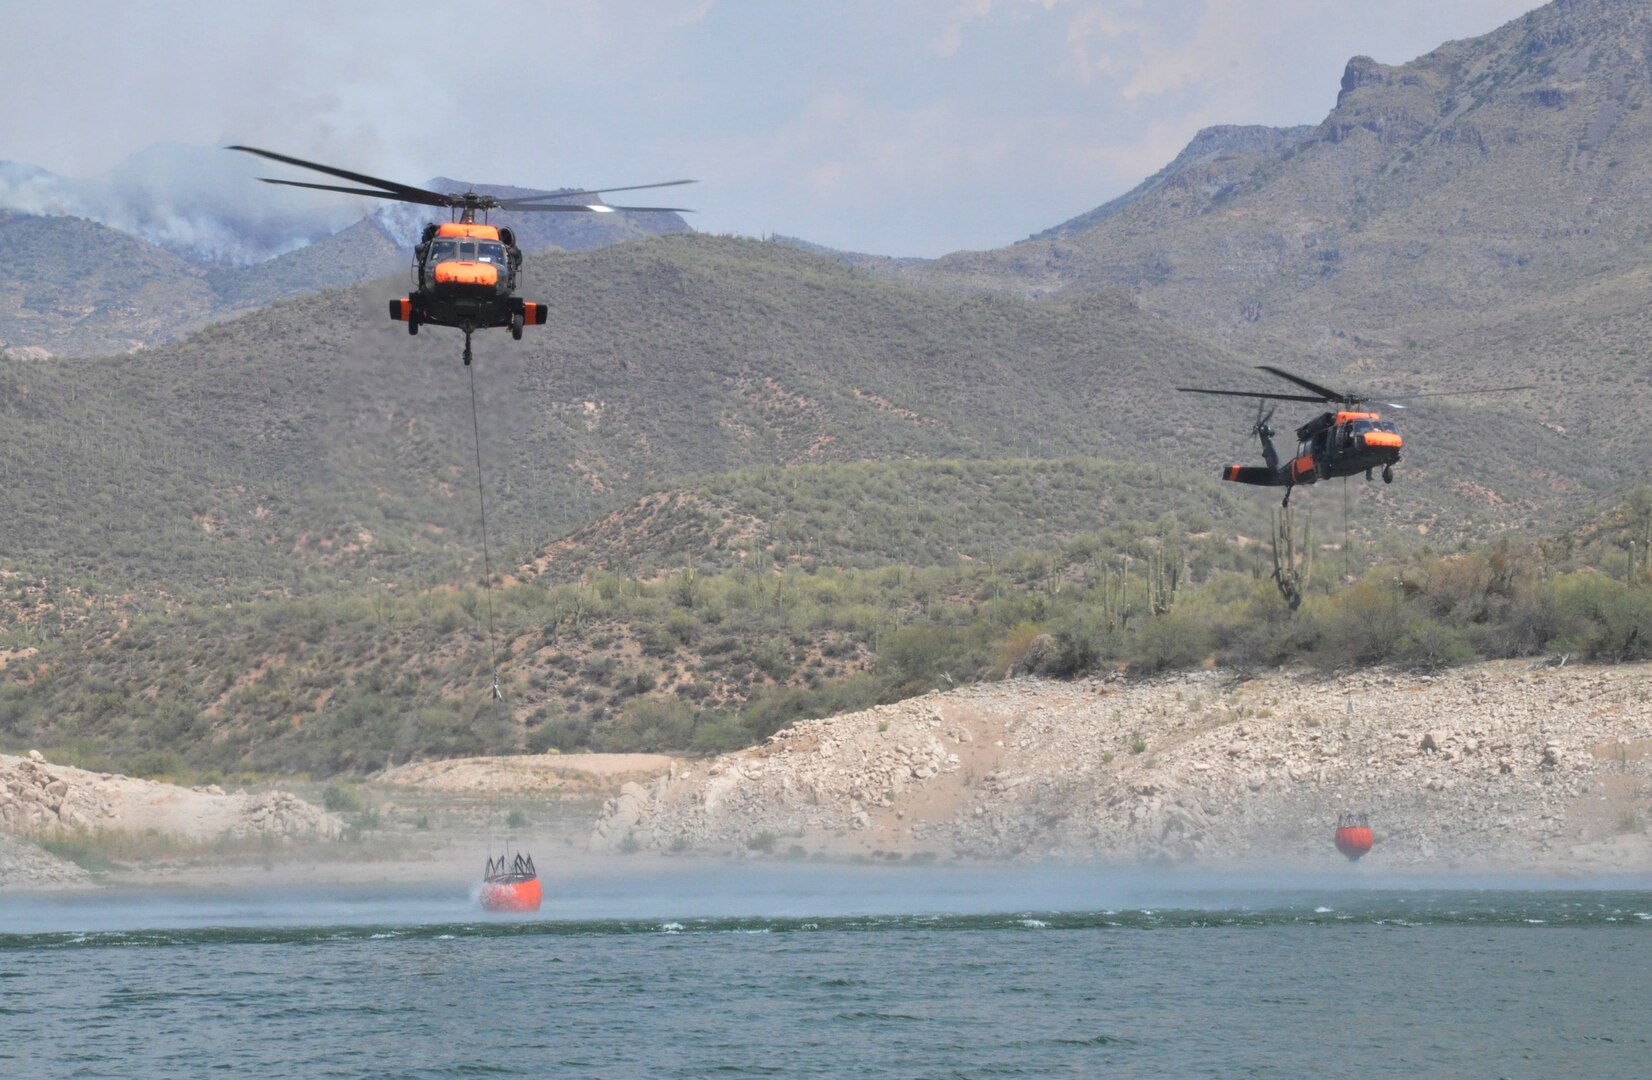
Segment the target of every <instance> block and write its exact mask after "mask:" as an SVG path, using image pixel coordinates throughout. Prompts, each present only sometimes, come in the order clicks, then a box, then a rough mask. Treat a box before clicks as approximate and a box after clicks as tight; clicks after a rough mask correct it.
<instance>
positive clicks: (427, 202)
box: [258, 176, 452, 206]
mask: <svg viewBox="0 0 1652 1080" xmlns="http://www.w3.org/2000/svg"><path fill="white" fill-rule="evenodd" d="M258 179H260V180H262V181H263V182H264V183H266V184H282V185H284V186H286V187H301V188H314V189H316V190H317V191H342V192H344V194H346V195H367V196H370V197H371V198H374V199H392V200H394V201H396V202H405V203H418V204H421V205H424V206H447V205H448V204H449V202H451V201H452V200H450V199H448V198H446V197H445V196H444V197H442V198H441V199H440V201H438V200H437V199H410V198H408V197H407V196H405V195H396V194H394V193H392V192H389V191H373V190H372V189H370V188H352V187H344V186H342V185H339V184H307V183H305V182H304V181H302V180H276V179H274V178H272V177H268V176H260V177H259V178H258Z"/></svg>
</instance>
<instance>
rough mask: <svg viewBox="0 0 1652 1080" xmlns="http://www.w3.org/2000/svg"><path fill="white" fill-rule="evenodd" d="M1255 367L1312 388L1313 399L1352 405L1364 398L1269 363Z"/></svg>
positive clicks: (1304, 387)
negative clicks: (1315, 395) (1314, 397)
mask: <svg viewBox="0 0 1652 1080" xmlns="http://www.w3.org/2000/svg"><path fill="white" fill-rule="evenodd" d="M1256 367H1257V370H1259V371H1265V372H1267V373H1268V374H1269V375H1277V376H1279V377H1280V378H1281V379H1284V380H1285V381H1286V382H1293V383H1295V384H1296V385H1298V386H1300V387H1302V389H1304V390H1312V391H1313V392H1314V393H1316V394H1318V395H1319V397H1318V398H1316V399H1314V400H1316V401H1343V402H1347V403H1348V404H1350V405H1352V404H1354V403H1355V402H1360V401H1364V400H1365V399H1364V398H1362V397H1357V396H1355V395H1354V394H1344V393H1340V392H1338V391H1336V390H1332V389H1331V388H1330V387H1328V386H1321V385H1319V384H1318V383H1316V382H1309V381H1308V380H1307V379H1304V378H1303V377H1302V376H1300V375H1292V374H1291V373H1290V372H1288V371H1284V370H1281V369H1280V368H1276V367H1274V366H1273V365H1271V364H1257V365H1256Z"/></svg>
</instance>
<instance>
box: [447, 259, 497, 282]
mask: <svg viewBox="0 0 1652 1080" xmlns="http://www.w3.org/2000/svg"><path fill="white" fill-rule="evenodd" d="M498 283H499V268H498V267H497V266H495V265H493V264H492V263H478V262H443V263H437V264H436V284H438V285H497V284H498Z"/></svg>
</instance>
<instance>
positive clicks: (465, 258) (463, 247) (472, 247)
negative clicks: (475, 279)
mask: <svg viewBox="0 0 1652 1080" xmlns="http://www.w3.org/2000/svg"><path fill="white" fill-rule="evenodd" d="M459 261H460V262H475V261H476V242H475V241H474V240H466V241H465V242H464V243H462V244H460V245H459Z"/></svg>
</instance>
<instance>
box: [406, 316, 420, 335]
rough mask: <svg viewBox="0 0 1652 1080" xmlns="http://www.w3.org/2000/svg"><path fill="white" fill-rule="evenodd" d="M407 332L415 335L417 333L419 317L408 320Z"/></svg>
mask: <svg viewBox="0 0 1652 1080" xmlns="http://www.w3.org/2000/svg"><path fill="white" fill-rule="evenodd" d="M407 332H408V333H409V334H417V333H418V332H419V317H418V316H417V315H414V316H411V317H409V318H408V320H407Z"/></svg>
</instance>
